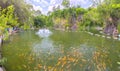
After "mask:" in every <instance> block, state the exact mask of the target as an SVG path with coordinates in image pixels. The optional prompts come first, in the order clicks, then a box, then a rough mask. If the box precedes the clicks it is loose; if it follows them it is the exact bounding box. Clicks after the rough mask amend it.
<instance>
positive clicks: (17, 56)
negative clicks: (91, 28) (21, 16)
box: [3, 31, 120, 71]
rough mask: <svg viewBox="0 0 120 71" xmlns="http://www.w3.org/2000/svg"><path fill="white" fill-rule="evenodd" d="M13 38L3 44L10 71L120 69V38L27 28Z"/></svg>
mask: <svg viewBox="0 0 120 71" xmlns="http://www.w3.org/2000/svg"><path fill="white" fill-rule="evenodd" d="M10 40H11V42H9V43H6V44H4V46H3V56H4V57H6V58H7V62H6V63H5V67H6V69H7V71H120V65H119V64H118V62H120V41H117V40H112V39H106V38H102V37H96V36H91V35H89V34H87V33H85V32H61V31H53V34H52V35H51V36H50V37H49V38H40V37H39V36H38V35H36V34H35V32H34V31H25V32H21V33H18V34H16V35H13V36H11V39H10Z"/></svg>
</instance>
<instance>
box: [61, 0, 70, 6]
mask: <svg viewBox="0 0 120 71" xmlns="http://www.w3.org/2000/svg"><path fill="white" fill-rule="evenodd" d="M62 5H63V6H64V7H65V8H68V7H70V0H63V2H62Z"/></svg>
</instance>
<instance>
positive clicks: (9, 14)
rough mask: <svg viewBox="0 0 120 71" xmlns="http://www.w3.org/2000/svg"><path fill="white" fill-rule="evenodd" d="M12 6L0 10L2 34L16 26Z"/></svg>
mask: <svg viewBox="0 0 120 71" xmlns="http://www.w3.org/2000/svg"><path fill="white" fill-rule="evenodd" d="M13 13H14V6H13V5H11V6H8V7H7V8H5V9H1V10H0V30H1V32H2V33H3V32H4V30H5V29H6V28H8V27H12V26H17V25H18V22H17V18H16V17H15V16H14V14H13Z"/></svg>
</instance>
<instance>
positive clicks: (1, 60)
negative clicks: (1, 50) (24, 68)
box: [0, 57, 7, 65]
mask: <svg viewBox="0 0 120 71" xmlns="http://www.w3.org/2000/svg"><path fill="white" fill-rule="evenodd" d="M6 62H7V59H6V58H5V57H3V58H2V59H0V65H4V64H5V63H6Z"/></svg>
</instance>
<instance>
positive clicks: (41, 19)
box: [34, 15, 46, 28]
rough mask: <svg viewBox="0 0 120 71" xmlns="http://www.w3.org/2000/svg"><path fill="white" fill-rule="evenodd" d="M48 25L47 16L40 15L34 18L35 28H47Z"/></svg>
mask: <svg viewBox="0 0 120 71" xmlns="http://www.w3.org/2000/svg"><path fill="white" fill-rule="evenodd" d="M45 25H46V16H44V15H40V16H37V17H35V18H34V26H35V27H37V28H39V27H45Z"/></svg>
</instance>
